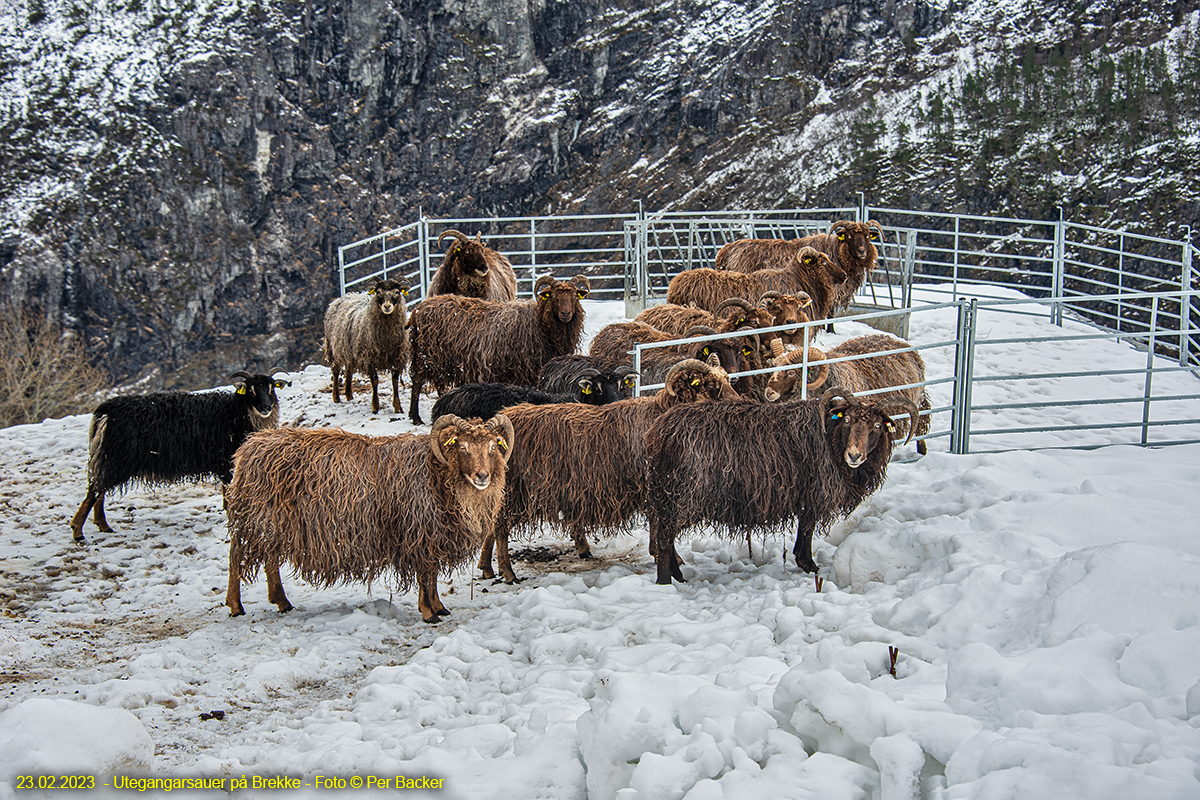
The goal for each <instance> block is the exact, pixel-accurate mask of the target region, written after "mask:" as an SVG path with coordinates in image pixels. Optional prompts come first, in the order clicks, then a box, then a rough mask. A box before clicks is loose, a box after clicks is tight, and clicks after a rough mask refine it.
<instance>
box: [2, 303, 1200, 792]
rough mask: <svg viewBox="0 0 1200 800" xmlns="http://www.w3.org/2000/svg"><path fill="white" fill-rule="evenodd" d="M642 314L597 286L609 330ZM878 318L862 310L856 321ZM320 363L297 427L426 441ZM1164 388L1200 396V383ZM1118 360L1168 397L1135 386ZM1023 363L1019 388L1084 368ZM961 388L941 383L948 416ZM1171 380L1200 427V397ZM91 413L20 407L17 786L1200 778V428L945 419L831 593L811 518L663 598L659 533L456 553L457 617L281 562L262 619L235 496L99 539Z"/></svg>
mask: <svg viewBox="0 0 1200 800" xmlns="http://www.w3.org/2000/svg"><path fill="white" fill-rule="evenodd" d="M620 308H621V306H620V304H619V303H589V304H588V305H587V309H588V313H589V322H588V332H589V333H594V331H595V330H597V329H598V328H599V327H600V326H601V325H602V324H603V323H604V322H607V321H610V320H611V319H613V318H614V317H615V316H618V315H619V314H620V313H621V312H620ZM988 319H989V320H993V317H991V316H989V317H988ZM954 325H955V312H954V310H953V309H943V310H939V311H933V312H925V313H921V314H917V315H914V317H913V329H912V338H913V340H914V341H915V342H917V343H926V344H928V343H935V342H942V341H945V340H947V339H948V338H952V337H951V335H950V333H952V332H953V330H954ZM862 330H863V329H862V328H860V327H858V326H856V325H855V324H853V323H844V324H840V325H839V338H844V337H845V336H848V335H852V334H855V333H859V332H861V331H862ZM1016 331H1025V332H1026V333H1029V332H1038V331H1041V332H1043V333H1047V332H1051V331H1057V329H1053V328H1050V327H1049V326H1048V325H1046V323H1045V322H1044V321H1043V320H1039V319H1035V318H1031V317H1012V316H1000V315H995V317H994V321H991V322H989V327H988V329H987V332H986V333H987V336H989V337H991V338H993V339H996V338H1005V337H1008V336H1011V335H1012V334H1013V333H1014V332H1016ZM819 341H821V342H824V343H829V342H832V341H834V340H833V339H825V338H822V339H820V340H819ZM1054 347H1059V348H1062V349H1058V350H1056V349H1054ZM924 355H925V358H926V361H927V362H928V364H929V374H930V376H931V377H944V376H946V375H947V374H949V370H950V365H951V364H952V363H953V348H950V347H940V348H933V349H930V350H928V351H926V352H925V353H924ZM979 358H980V361H979V364H980V366H979V367H978V368H977V372H976V374H977V375H979V374H980V370H983V371H985V372H987V371H991V374H1002V373H1019V372H1041V371H1045V369H1046V368H1047V367H1049V368H1057V369H1062V368H1063V364H1064V362H1069V363H1071V364H1074V365H1077V366H1080V367H1082V368H1104V369H1112V368H1114V367H1115V366H1117V365H1129V366H1130V368H1139V367H1141V366H1144V364H1145V358H1146V356H1145V354H1144V353H1139V352H1136V351H1134V350H1133V349H1132V348H1130V347H1128V346H1126V345H1122V344H1116V343H1113V342H1092V343H1090V344H1089V345H1088V346H1082V345H1077V344H1076V345H1055V346H1051V347H1048V346H1046V345H1045V344H1039V345H1036V346H1015V345H1004V346H993V347H981V348H980V349H979ZM292 379H293V381H294V385H293V386H292V387H291V388H289V389H284V390H282V391H281V392H280V397H281V404H282V409H283V414H282V419H283V420H284V421H285V422H286V423H287V424H294V425H308V426H313V425H317V426H324V425H339V426H342V427H345V428H347V429H349V430H354V431H365V432H369V433H376V434H385V433H391V432H400V431H407V430H411V429H412V428H411V426H410V425H409V423H408V422H407V419H406V417H402V416H401V415H387V414H380V415H375V416H372V415H371V414H370V412H369V403H368V402H366V401H365V398H364V397H363V396H359V397H358V398H356V400H355V401H354V403H353V404H351V405H346V404H342V405H339V406H334V405H333V403H332V402H331V401H330V398H329V393H328V391H327V387H328V385H329V371H328V369H326V368H324V367H317V366H312V367H308V368H306V369H304V370H303V371H302V372H298V373H295V374H294V375H292ZM1093 380H1096V379H1093ZM1162 380H1164V381H1173V382H1175V383H1177V384H1178V390H1177V391H1172V392H1169V393H1176V394H1195V393H1196V379H1195V378H1194V377H1192V376H1188V375H1173V376H1163V377H1162ZM1102 381H1103V385H1104V390H1105V391H1106V392H1124V393H1127V394H1129V395H1130V396H1134V395H1137V396H1140V393H1141V389H1140V378H1139V377H1138V376H1127V377H1112V378H1108V377H1106V378H1103V379H1102ZM1003 387H1004V388H1003V389H996V390H994V391H997V392H1001V393H1002V394H1003V395H1004V397H1005V398H1007V400H1008V401H1011V400H1013V399H1016V400H1020V399H1022V398H1023V399H1025V400H1038V401H1041V400H1048V399H1055V392H1062V391H1067V389H1066V388H1065V383H1064V384H1063V385H1057V384H1053V385H1047V383H1046V382H1041V381H1028V382H1019V383H1015V384H1012V385H1009V384H1003ZM1158 388H1159V387H1158V379H1157V378H1156V391H1157V390H1158ZM1163 388H1164V390H1165V388H1166V387H1163ZM980 391H983V392H984V393H986V392H989V391H993V390H992V389H986V390H977V393H976V398H975V399H976V401H977V402H982V401H980V398H979V393H980ZM1078 391H1096V388H1095V387H1092V388H1091V389H1087V388H1081V389H1079V390H1078ZM949 392H950V388H949V384H941V385H939V386H937V387H935V389H934V392H933V394H934V405H935V406H940V405H947V404H948V401H949ZM989 402H994V401H989ZM1176 402H1178V403H1182V405H1181V406H1180V407H1179V408H1178V409H1176V411H1177V412H1179V414H1180V416H1182V417H1191V418H1200V401H1196V400H1190V401H1176ZM430 403H431V399H428V398H427V400H426V402H425V404H424V412H425V415H426V419H428V411H429V406H430ZM1023 413H1027V412H1023ZM1114 413H1115V412H1114V409H1113V408H1112V407H1109V408H1101V407H1096V406H1083V407H1055V406H1049V407H1045V408H1040V409H1038V410H1037V413H1036V418H1037V419H1038V420H1039V421H1040V424H1045V425H1068V424H1080V422H1081V420H1082V421H1087V420H1089V419H1090V420H1095V419H1104V418H1105V415H1106V414H1107V415H1113V414H1114ZM1121 413H1126V412H1121ZM1128 413H1134V412H1128ZM946 416H948V415H945V414H943V415H942V416H940V417H939V419H938V420H937V421H936V423H935V426H934V427H935V430H939V429H941V430H944V429H946V428H947V427H948V420H947V419H945V417H946ZM994 416H996V415H995V414H990V413H989V414H981V415H980V416H979V417H978V418H977V420H976V421H975V422H974V423H973V424H975V426H976V427H987V425H988V424H990V423H989V422H988V418H989V417H994ZM1136 416H1137V418H1138V419H1139V420H1140V406H1138V408H1137V410H1136ZM88 418H89V417H88V415H80V416H76V417H69V418H66V419H63V420H55V421H47V422H44V423H42V424H40V425H27V426H20V427H14V428H8V429H5V430H2V431H0V469H2V470H3V472H2V474H3V482H2V483H0V504H2V510H0V518H2V519H3V534H4V535H3V539H2V540H0V607H3V608H4V609H5V614H4V616H3V617H0V671H2V672H3V678H4V681H5V683H4V684H3V685H2V686H3V696H2V697H0V711H2V712H3V713H0V765H2V766H3V770H2V772H3V774H2V775H0V797H9V796H13V794H14V791H15V790H16V789H17V788H18V786H19V783H18V781H19V777H18V776H20V775H39V774H56V773H57V774H59V775H62V774H73V775H93V776H95V780H96V784H97V786H98V788H99V790H100V791H101V792H102V793H104V792H110V793H114V794H120V795H121V796H129V795H130V794H132V793H133V791H132V790H121V791H117V790H114V789H112V788H106V787H105V786H104V785H105V784H110V785H111V784H112V782H113V779H114V775H116V776H131V775H132V776H141V777H158V778H165V777H176V778H178V777H199V776H205V777H209V778H215V779H222V780H224V781H225V783H224V784H223V788H226V789H228V788H230V780H231V779H234V778H237V777H242V776H245V777H246V778H247V779H248V781H250V782H251V786H252V782H253V779H254V778H255V777H258V778H269V777H274V776H284V775H286V776H291V777H293V778H298V779H299V780H300V783H301V784H303V785H304V786H302V788H300V789H296V790H293V791H291V792H288V796H328V795H329V794H330V793H329V792H328V791H326V790H324V789H321V790H318V789H316V788H314V787H313V786H311V784H314V783H315V781H316V778H317V776H318V775H320V776H338V777H340V778H344V779H345V780H346V781H347V784H346V787H347V788H345V789H342V790H340V791H338V792H336V795H337V796H345V797H349V796H360V795H361V796H380V793H381V792H385V793H386V790H381V789H377V788H371V789H367V788H366V785H365V783H364V784H363V787H362V788H359V789H358V790H357V791H356V790H355V789H354V788H353V781H354V780H355V779H356V778H358V779H361V780H363V781H364V782H365V781H366V780H367V779H368V776H376V779H377V780H378V779H388V780H391V781H392V782H393V783H392V785H393V786H394V785H395V784H394V780H395V776H397V775H404V776H407V777H408V778H410V779H411V778H414V777H417V778H419V777H421V776H427V777H431V778H441V779H443V780H444V785H443V788H441V789H440V790H432V791H429V792H428V794H429V795H431V796H439V797H447V798H491V797H495V796H501V795H502V796H508V797H516V798H584V797H589V798H597V799H598V800H600V799H604V798H621V800H633V798H643V799H644V798H655V799H656V800H657V799H658V798H683V797H686V798H688V799H689V800H716V798H762V797H789V798H821V800H836V798H867V797H874V798H882V800H892V798H910V797H927V798H967V797H971V798H993V797H995V798H999V797H1005V798H1008V797H1023V798H1024V797H1028V798H1034V797H1038V798H1041V797H1055V798H1056V799H1057V800H1063V799H1064V798H1076V797H1078V798H1134V797H1136V798H1194V797H1197V796H1200V766H1198V764H1200V536H1198V535H1197V532H1198V531H1200V525H1198V524H1197V522H1196V520H1197V519H1198V518H1200V495H1198V493H1197V491H1196V487H1197V485H1200V445H1183V446H1177V447H1167V448H1161V449H1142V448H1137V447H1131V446H1110V447H1104V448H1101V449H1097V450H1092V451H1067V450H1042V451H1037V452H1030V451H1023V450H1013V451H1008V452H990V453H987V452H985V453H979V454H972V455H966V456H955V455H950V454H949V453H947V452H946V450H947V439H945V438H939V439H934V440H932V441H931V443H930V444H931V447H930V453H929V455H927V456H926V457H924V458H920V459H915V458H914V457H915V452H914V451H913V446H912V445H908V446H907V447H906V448H904V449H902V450H900V451H898V452H899V455H900V457H899V458H898V460H897V461H896V462H894V463H893V464H892V465H891V467H890V470H889V477H888V481H887V483H886V485H885V486H884V488H883V489H882V490H881V491H880V492H878V493H877V494H875V495H874V496H872V497H871V498H869V499H868V501H867V502H866V503H865V504H864V505H863V506H862V507H861V508H859V509H858V510H857V511H856V512H855V513H854V514H853V515H852V516H851V517H850V518H849V519H848V520H846V521H845V522H844V523H839V524H838V525H836V526H835V527H834V531H833V533H832V535H831V536H830V537H829V538H828V539H826V540H821V541H818V542H817V543H816V544H817V547H816V557H817V560H818V563H819V564H820V565H821V574H822V576H823V578H824V582H823V585H822V587H821V588H820V589H818V588H817V587H816V585H815V581H814V580H813V578H812V577H811V576H807V575H804V574H802V573H800V572H798V570H797V569H796V567H795V566H794V564H786V565H785V564H784V563H783V561H782V555H783V553H785V552H786V551H788V550H790V547H791V542H785V541H783V540H779V539H775V540H767V541H766V542H758V541H756V542H755V544H754V548H753V554H752V555H751V554H750V553H748V551H747V545H746V542H745V541H744V540H743V541H729V540H726V539H722V538H720V537H715V536H700V537H695V538H692V539H690V540H685V541H684V542H682V543H681V546H680V549H681V552H682V553H683V556H684V560H685V566H684V574H685V576H686V577H687V578H688V582H687V583H686V584H676V585H675V586H670V587H665V586H657V585H655V583H654V570H653V564H652V562H651V560H650V558H649V556H647V555H646V546H647V538H646V532H645V530H644V528H639V529H638V530H637V531H636V532H635V534H634V535H632V536H623V537H618V538H614V539H610V540H605V541H600V542H598V543H597V544H596V546H595V547H594V552H595V553H596V555H597V556H598V558H597V560H596V561H593V562H590V563H581V562H579V561H578V560H577V559H575V558H574V556H573V555H572V553H573V548H572V547H571V545H570V543H569V542H567V541H565V540H558V539H554V538H544V539H538V540H535V541H533V542H519V543H515V551H516V553H515V554H516V555H518V556H520V555H521V554H522V552H523V553H524V556H525V557H524V558H523V559H517V560H516V561H515V567H516V569H517V571H518V574H520V575H523V576H524V577H525V578H526V579H525V580H524V582H522V583H520V584H518V585H516V586H506V585H503V584H499V585H493V584H492V583H491V582H490V581H489V582H483V581H478V580H475V581H472V578H471V575H470V574H468V573H467V572H463V573H459V574H456V575H454V576H453V577H452V578H451V579H449V580H447V581H445V582H444V584H443V586H442V589H441V592H442V597H443V600H444V601H445V602H446V605H447V606H448V607H449V608H451V610H452V611H453V615H452V616H451V617H449V619H448V621H446V622H443V623H442V624H441V625H438V626H436V627H431V626H427V625H424V624H422V623H421V620H420V617H419V615H418V613H417V611H416V602H415V597H414V596H412V595H411V594H410V595H396V594H393V593H392V592H391V591H390V590H389V587H388V586H387V585H384V584H376V585H375V586H373V587H371V589H370V590H368V589H367V587H365V586H362V585H357V584H352V585H347V586H341V587H337V588H334V589H328V590H315V589H313V588H311V587H308V586H306V585H305V584H303V583H301V582H299V581H298V580H296V579H294V578H289V577H288V576H286V575H285V578H284V581H285V585H286V587H287V591H288V595H289V597H290V599H291V600H292V602H293V603H294V604H295V605H296V609H295V610H294V611H292V612H291V613H289V614H286V615H281V614H278V613H277V612H276V611H275V609H274V607H273V606H272V605H270V604H269V603H268V602H267V600H266V586H265V584H264V583H263V582H262V581H261V580H260V581H258V582H256V583H255V584H253V585H251V586H248V587H246V588H245V589H244V591H243V601H244V602H245V604H246V609H247V612H248V613H247V616H245V617H240V618H237V619H231V618H229V617H228V613H227V610H226V608H225V606H224V605H223V599H224V587H225V576H226V572H225V567H226V557H227V546H226V542H225V537H226V529H225V522H224V518H223V515H222V510H221V501H220V495H219V491H218V490H217V488H216V487H215V486H214V485H211V484H201V485H188V486H176V487H170V488H165V489H155V490H144V489H131V490H130V491H128V492H127V493H125V494H124V495H123V496H119V497H114V498H112V499H111V501H110V503H109V515H108V516H109V520H110V522H111V523H112V524H113V526H114V528H115V529H116V532H115V533H111V534H101V533H99V532H97V531H96V530H95V528H94V527H93V526H92V525H91V523H90V522H89V524H88V525H87V526H86V527H85V529H84V530H85V534H86V535H87V536H88V543H87V544H86V546H79V545H76V544H74V543H72V541H71V535H70V530H69V528H68V520H69V518H70V516H71V514H72V513H73V512H74V510H75V508H76V506H77V504H78V503H79V501H80V500H81V499H82V497H83V493H84V488H85V485H84V462H85V460H86V430H87V423H88ZM1122 421H1124V419H1122ZM1007 424H1009V425H1024V424H1027V423H1025V422H1021V421H1019V420H1016V421H1014V420H1007ZM1185 432H1186V431H1185ZM1178 433H1179V431H1174V432H1173V433H1172V436H1175V435H1177V434H1178ZM1191 433H1192V435H1195V428H1192V429H1191ZM1095 435H1096V434H1092V433H1077V434H1075V435H1071V434H1069V433H1063V432H1059V433H1053V434H1033V435H1029V434H1025V435H1021V438H1020V441H1019V442H1017V441H1015V440H1010V439H1012V437H1008V438H1006V435H1000V436H997V437H988V438H987V439H985V440H983V441H980V445H981V447H982V448H983V449H989V448H990V449H998V448H1000V447H1029V446H1034V445H1042V446H1045V445H1055V446H1057V445H1060V444H1071V443H1085V442H1088V441H1090V440H1089V439H1088V438H1087V437H1092V436H1095ZM1039 437H1040V438H1039ZM1130 437H1131V439H1132V438H1136V434H1130ZM521 548H525V549H524V550H523V551H522V549H521ZM547 559H549V560H547ZM889 647H894V648H896V649H897V652H898V657H897V660H896V664H895V672H896V674H895V677H893V676H892V675H891V674H890V672H889V663H890V662H889ZM214 711H219V712H223V716H220V715H219V716H218V717H214V716H212V712H214ZM272 793H273V790H266V789H264V790H259V791H255V790H254V789H253V788H249V789H248V790H247V791H245V792H243V793H242V794H243V796H249V797H255V796H265V795H268V794H272ZM412 793H413V794H415V795H417V796H421V795H422V792H420V791H415V792H412ZM20 794H21V795H22V796H26V797H29V796H39V792H21V793H20ZM44 794H47V795H50V794H52V793H49V792H46V793H44ZM79 794H80V793H70V792H63V793H60V796H67V795H70V796H78V795H79ZM205 794H206V795H207V796H214V795H212V793H211V792H208V793H205ZM274 794H275V796H280V795H278V793H277V792H274ZM189 795H195V796H200V795H201V793H200V792H193V793H189Z"/></svg>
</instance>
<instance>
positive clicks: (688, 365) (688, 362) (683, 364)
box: [663, 358, 712, 397]
mask: <svg viewBox="0 0 1200 800" xmlns="http://www.w3.org/2000/svg"><path fill="white" fill-rule="evenodd" d="M687 369H702V370H704V371H706V372H711V371H712V370H711V369H710V368H709V366H708V365H707V364H705V363H704V362H703V361H701V360H699V359H696V358H685V359H684V360H683V361H680V362H679V363H678V364H676V365H675V366H673V367H671V369H670V370H668V372H667V377H665V378H663V383H665V384H666V385H667V394H669V395H671V397H674V396H675V389H674V387H673V386H672V385H671V384H672V383H673V382H674V381H675V378H676V376H678V375H679V373H681V372H683V371H684V370H687Z"/></svg>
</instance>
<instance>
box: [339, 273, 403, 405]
mask: <svg viewBox="0 0 1200 800" xmlns="http://www.w3.org/2000/svg"><path fill="white" fill-rule="evenodd" d="M409 288H410V287H409V285H408V281H406V280H404V279H403V278H401V279H398V280H386V279H385V280H380V281H378V282H377V283H376V284H375V285H374V286H372V287H371V288H370V289H368V290H367V291H365V292H351V293H350V294H347V295H345V296H343V297H337V298H334V300H333V301H332V302H330V304H329V307H328V308H326V309H325V360H326V361H328V362H329V367H330V371H331V372H332V373H333V402H335V403H338V402H341V398H339V397H338V380H339V377H340V373H341V371H342V368H345V371H346V400H347V401H349V400H353V399H354V389H353V384H354V373H355V372H365V373H366V374H367V377H368V378H370V379H371V411H372V413H379V370H384V369H386V370H391V372H392V410H393V411H395V412H396V413H399V412H400V373H401V372H403V371H404V368H405V367H406V366H408V332H407V331H406V329H405V324H406V322H407V318H408V313H407V307H406V306H405V298H407V297H408V290H409Z"/></svg>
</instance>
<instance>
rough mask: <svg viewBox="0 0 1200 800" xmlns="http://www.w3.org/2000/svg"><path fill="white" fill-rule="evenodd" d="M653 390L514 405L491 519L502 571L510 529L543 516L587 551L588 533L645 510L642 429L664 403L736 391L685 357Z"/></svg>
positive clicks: (482, 561) (487, 571)
mask: <svg viewBox="0 0 1200 800" xmlns="http://www.w3.org/2000/svg"><path fill="white" fill-rule="evenodd" d="M666 384H667V385H666V387H665V388H663V389H662V390H660V391H659V392H658V393H657V394H656V395H654V396H653V397H636V398H632V399H629V400H621V401H619V402H616V403H611V404H609V405H603V406H584V405H578V404H564V405H549V406H534V405H529V404H523V405H517V406H512V407H510V408H507V409H505V412H504V413H505V414H507V415H508V417H509V419H510V420H511V421H512V424H513V430H514V436H515V441H514V449H515V451H516V456H515V457H514V458H513V459H512V460H511V461H510V462H509V468H508V491H507V492H506V493H505V498H504V506H503V507H502V508H501V510H500V514H499V516H498V517H497V519H496V529H495V536H494V539H495V546H496V557H497V561H498V567H499V570H500V576H501V578H502V579H503V580H505V581H506V582H508V583H513V582H515V581H516V574H515V573H514V572H513V569H512V563H511V562H510V560H509V553H508V535H509V532H510V531H512V530H514V529H526V530H528V529H530V528H531V527H533V526H534V525H535V524H537V523H539V522H545V523H547V524H549V525H550V526H552V527H553V528H555V529H556V530H559V531H562V532H567V533H570V535H571V538H572V540H573V541H574V543H575V548H576V551H577V552H578V554H579V557H580V558H591V547H590V545H589V544H588V539H587V532H589V531H591V532H592V533H593V534H597V533H600V534H610V533H616V532H618V531H621V530H624V529H626V528H627V527H628V526H629V524H630V522H631V521H632V519H633V516H634V514H636V513H638V512H639V511H643V510H644V502H645V480H644V477H643V467H644V459H645V447H644V444H643V440H644V434H645V432H646V430H647V428H649V427H650V424H651V423H652V422H653V421H654V420H655V419H656V418H657V417H659V416H661V415H662V414H663V413H665V412H666V411H667V410H668V409H670V408H674V407H676V406H678V405H680V404H683V403H693V402H698V401H701V400H717V399H728V398H733V397H736V395H735V394H734V392H733V389H732V388H731V387H730V385H729V379H728V376H726V375H725V373H724V371H723V370H721V369H720V368H719V367H717V366H715V365H713V364H705V363H702V362H700V361H696V360H694V359H692V360H684V361H681V362H680V363H678V364H676V365H675V366H674V367H673V368H672V369H671V371H670V373H669V374H668V375H667V379H666ZM479 569H480V571H481V572H482V575H483V577H485V578H493V577H495V573H494V572H493V570H492V542H491V541H488V542H485V543H484V545H483V550H482V552H481V553H480V557H479Z"/></svg>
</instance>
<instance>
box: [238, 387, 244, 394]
mask: <svg viewBox="0 0 1200 800" xmlns="http://www.w3.org/2000/svg"><path fill="white" fill-rule="evenodd" d="M237 393H238V394H245V393H246V387H245V386H239V387H238V388H237Z"/></svg>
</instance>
